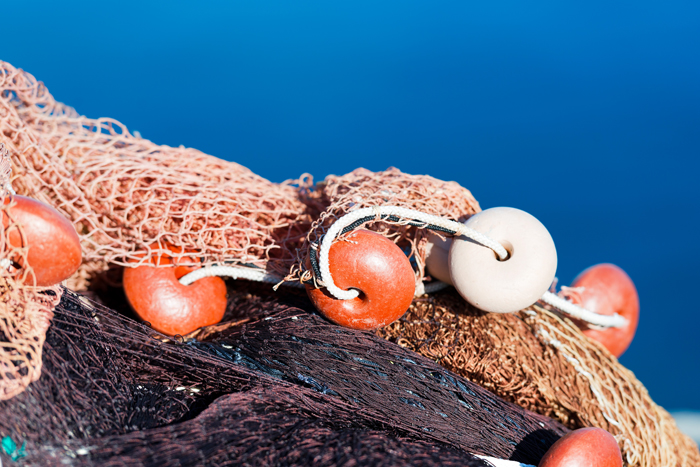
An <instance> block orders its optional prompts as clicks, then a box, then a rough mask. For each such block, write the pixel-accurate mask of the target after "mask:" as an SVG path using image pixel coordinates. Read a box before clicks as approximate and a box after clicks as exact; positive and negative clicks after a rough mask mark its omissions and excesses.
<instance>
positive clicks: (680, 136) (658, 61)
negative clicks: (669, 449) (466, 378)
mask: <svg viewBox="0 0 700 467" xmlns="http://www.w3.org/2000/svg"><path fill="white" fill-rule="evenodd" d="M479 3H480V4H479V5H473V4H470V3H467V2H457V1H444V2H415V1H410V0H403V1H400V2H399V1H385V2H377V1H371V2H370V1H353V2H346V3H345V4H340V3H339V2H320V1H318V2H311V1H297V2H277V1H267V2H230V1H209V2H177V1H170V2H151V3H148V2H136V1H122V2H98V3H96V2H93V1H90V2H87V1H86V2H55V1H48V0H39V1H36V0H35V1H33V2H31V3H28V2H6V4H4V5H3V8H2V16H3V22H2V26H1V31H2V36H1V39H0V59H2V60H6V61H9V62H10V63H12V64H13V65H15V66H17V67H21V68H23V69H25V70H27V71H29V72H31V73H32V74H34V75H35V76H36V77H37V78H38V79H40V80H42V81H44V82H45V83H46V84H47V86H48V87H49V90H50V91H51V92H52V93H53V94H54V96H55V97H56V98H57V99H58V100H60V101H63V102H66V103H68V104H70V105H72V106H74V107H75V108H76V109H77V110H78V111H79V112H80V113H82V114H85V115H88V116H90V117H101V116H109V117H113V118H116V119H118V120H120V121H122V122H123V123H125V124H126V125H127V126H128V127H129V128H130V129H131V130H132V131H133V130H138V131H140V132H141V134H142V135H143V136H144V137H145V138H148V139H151V140H153V141H155V142H157V143H161V144H168V145H171V146H177V145H180V144H184V145H186V146H192V147H195V148H198V149H201V150H202V151H204V152H207V153H209V154H213V155H216V156H218V157H221V158H225V159H228V160H232V161H236V162H238V163H240V164H243V165H245V166H247V167H249V168H250V169H251V170H253V171H254V172H256V173H258V174H260V175H262V176H264V177H266V178H268V179H270V180H272V181H276V182H279V181H282V180H284V179H288V178H295V177H298V176H299V175H300V174H301V173H303V172H310V173H312V174H313V175H314V176H315V178H316V179H317V180H320V179H322V178H323V177H325V175H327V174H329V173H335V174H343V173H346V172H349V171H351V170H353V169H355V168H356V167H360V166H362V167H366V168H368V169H371V170H383V169H385V168H387V167H389V166H392V165H393V166H397V167H399V168H400V169H401V170H403V171H404V172H409V173H419V174H421V173H427V174H430V175H432V176H434V177H437V178H441V179H446V180H456V181H458V182H459V183H460V184H462V185H463V186H465V187H467V188H469V189H470V190H472V192H473V194H474V195H475V197H476V198H477V199H478V200H479V202H480V203H481V206H482V207H483V208H488V207H494V206H502V205H505V206H513V207H517V208H520V209H524V210H526V211H528V212H530V213H532V214H533V215H535V216H536V217H538V218H539V219H540V220H541V221H542V222H543V223H544V224H545V225H546V226H547V227H548V228H549V230H550V232H551V233H552V236H553V237H554V240H555V242H556V244H557V248H558V253H559V271H558V276H559V278H560V283H561V284H568V283H570V282H571V280H573V278H574V277H575V275H576V274H577V273H578V272H579V271H581V270H582V269H584V268H586V267H588V266H589V265H592V264H595V263H599V262H614V263H616V264H618V265H620V266H621V267H623V268H624V269H625V270H627V271H628V273H629V274H630V276H631V277H632V278H633V280H634V281H635V282H636V284H637V287H638V289H639V292H640V297H641V304H642V311H641V313H642V315H641V322H640V326H639V331H638V334H637V337H636V339H635V341H634V342H633V344H632V347H631V348H630V350H629V351H628V352H627V354H625V355H624V356H623V357H622V359H621V360H622V362H623V363H624V364H625V365H627V366H628V367H629V368H631V369H632V370H633V371H634V372H635V373H636V375H637V376H638V377H639V378H640V379H641V380H642V382H643V383H644V384H645V385H646V386H647V388H648V389H649V392H650V393H651V395H652V397H653V398H654V399H655V400H656V401H657V402H658V403H660V404H661V405H663V406H665V407H666V408H668V409H671V410H673V409H694V410H698V409H700V398H699V397H698V395H697V387H698V386H699V385H700V376H698V370H699V367H700V344H699V342H700V338H699V337H698V328H700V317H699V316H698V305H697V293H696V291H697V283H698V279H699V278H700V277H699V276H700V275H699V273H698V264H699V263H700V248H699V247H698V240H697V235H698V228H699V227H700V214H699V213H700V190H699V189H698V183H697V181H696V178H697V176H698V172H699V170H698V169H700V160H699V156H700V133H699V129H700V57H699V54H698V51H699V46H700V2H697V1H685V2H684V1H675V0H672V1H667V2H651V1H645V0H637V1H629V2H626V1H620V2H613V3H614V4H612V5H611V4H610V2H602V1H588V2H564V3H567V4H566V5H562V4H561V3H562V2H508V1H498V0H496V1H489V2H479Z"/></svg>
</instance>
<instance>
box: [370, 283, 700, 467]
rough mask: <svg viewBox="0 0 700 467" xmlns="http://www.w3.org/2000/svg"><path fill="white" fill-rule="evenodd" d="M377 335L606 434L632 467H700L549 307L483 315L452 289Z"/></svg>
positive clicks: (620, 373) (699, 458) (649, 405)
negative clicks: (613, 438)
mask: <svg viewBox="0 0 700 467" xmlns="http://www.w3.org/2000/svg"><path fill="white" fill-rule="evenodd" d="M377 334H378V335H380V336H382V337H384V338H386V339H389V340H391V341H392V342H396V343H397V344H399V345H401V346H402V347H406V348H408V349H410V350H413V351H415V352H417V353H420V354H421V355H424V356H426V357H428V358H430V359H432V360H434V361H436V362H438V363H440V364H441V365H442V366H444V367H445V368H448V369H450V370H452V371H454V372H455V373H457V374H460V375H462V376H464V377H466V378H467V379H469V380H470V381H474V382H475V383H478V384H479V385H481V386H483V387H485V388H487V389H488V390H490V391H492V392H494V393H495V394H497V395H498V396H500V397H502V398H504V399H505V400H509V401H512V402H515V403H516V404H518V405H520V406H521V407H525V408H528V409H529V410H532V411H534V412H537V413H541V414H543V415H547V416H549V417H552V418H554V419H557V420H559V421H561V422H562V423H564V424H565V425H567V426H568V427H570V428H580V427H585V426H597V427H600V428H603V429H605V430H608V431H609V432H610V433H612V434H613V435H615V436H616V438H617V440H618V443H619V446H620V449H621V450H622V453H623V458H624V460H625V464H626V465H629V466H660V465H664V466H693V465H700V453H698V448H697V446H696V445H695V443H694V442H693V441H692V440H691V439H690V438H688V437H687V436H686V435H684V434H683V433H681V432H680V431H679V430H678V428H677V426H676V424H675V422H674V421H673V419H672V417H671V416H670V415H669V414H668V412H666V411H665V410H664V409H663V408H661V407H659V406H657V405H656V404H655V403H654V402H653V400H652V399H651V397H650V396H649V394H648V392H647V390H646V388H645V387H644V386H643V385H642V383H641V382H639V381H638V380H637V379H636V378H635V376H634V374H633V373H632V372H631V371H629V370H627V369H626V368H625V367H623V366H622V365H620V364H619V362H618V361H617V359H616V358H615V357H614V356H613V355H611V354H610V353H609V352H608V351H607V350H606V349H605V348H604V347H603V346H601V345H599V344H598V343H596V342H595V341H592V340H589V339H588V338H586V336H585V335H583V333H582V332H581V331H580V330H579V329H578V327H576V325H574V324H573V323H572V322H571V321H569V320H568V319H566V318H563V317H561V316H558V315H557V314H555V313H552V312H551V311H549V310H547V309H545V308H543V307H540V306H533V307H530V308H528V309H526V310H523V311H521V312H519V313H516V314H496V313H484V312H481V311H479V310H477V309H475V308H473V307H472V306H470V305H469V304H467V303H466V302H464V301H463V300H462V299H461V297H459V296H458V295H457V294H456V292H455V291H454V290H451V291H447V292H444V293H440V294H438V295H436V296H433V297H427V298H424V299H419V300H416V301H414V303H413V304H412V305H411V308H410V309H409V311H408V313H407V314H406V315H404V316H403V317H402V318H401V319H400V320H399V321H397V322H395V323H393V324H391V325H389V326H387V327H385V328H383V329H380V330H378V331H377Z"/></svg>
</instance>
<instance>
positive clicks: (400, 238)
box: [286, 168, 481, 295]
mask: <svg viewBox="0 0 700 467" xmlns="http://www.w3.org/2000/svg"><path fill="white" fill-rule="evenodd" d="M305 200H306V202H307V204H309V205H310V206H313V208H314V210H315V211H319V212H320V215H319V216H318V218H317V219H316V221H314V223H313V225H312V226H311V229H310V230H309V233H308V235H307V237H306V241H305V242H304V244H303V245H302V248H301V249H299V250H298V251H297V257H298V260H297V263H296V264H295V265H294V266H293V267H292V270H291V273H290V274H289V275H288V276H287V277H286V280H297V279H302V280H308V279H310V277H311V271H309V270H308V268H307V266H306V265H307V259H308V255H309V251H310V249H311V248H314V249H316V248H317V247H318V243H319V241H320V239H321V237H322V236H323V235H324V234H325V233H326V231H327V230H328V228H329V227H330V226H331V225H332V224H333V222H335V221H336V220H337V219H338V218H340V217H342V216H343V215H344V214H347V213H348V212H350V211H352V210H356V209H361V208H367V207H373V206H397V207H402V208H409V209H414V210H417V211H421V212H424V213H426V214H432V215H435V216H440V217H445V218H450V219H452V220H456V221H464V220H466V219H467V218H469V216H471V215H473V214H476V213H477V212H479V211H480V210H481V209H480V208H479V203H477V202H476V200H475V199H474V197H473V196H472V194H471V193H470V192H469V190H467V189H466V188H463V187H462V186H460V185H459V184H458V183H456V182H445V181H442V180H438V179H436V178H433V177H430V176H428V175H409V174H405V173H402V172H401V171H400V170H398V169H395V168H390V169H388V170H386V171H384V172H377V173H374V172H370V171H369V170H366V169H357V170H355V171H353V172H351V173H349V174H347V175H343V176H340V177H339V176H335V175H330V176H328V177H326V179H325V180H324V181H323V182H321V183H318V184H317V185H316V187H315V190H314V191H313V192H311V193H310V194H309V195H308V196H306V198H305ZM372 230H374V231H375V232H378V233H381V234H382V235H384V236H385V237H387V238H390V239H392V240H393V241H394V242H395V243H396V244H397V245H399V246H400V247H402V248H403V249H404V250H405V251H406V252H407V253H408V256H409V258H411V259H412V260H413V261H414V262H415V265H416V287H417V295H420V294H421V292H422V290H423V279H424V278H425V254H426V251H425V249H426V245H427V238H428V237H427V235H428V232H427V231H426V230H423V229H416V228H413V227H411V226H409V225H407V222H406V221H405V220H401V221H397V222H391V221H388V220H385V221H381V222H376V223H373V225H372Z"/></svg>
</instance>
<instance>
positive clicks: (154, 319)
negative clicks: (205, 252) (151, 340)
mask: <svg viewBox="0 0 700 467" xmlns="http://www.w3.org/2000/svg"><path fill="white" fill-rule="evenodd" d="M153 263H154V264H157V265H161V266H163V265H172V267H155V266H151V265H143V266H137V267H135V268H127V269H125V270H124V278H123V284H124V292H125V293H126V297H127V299H128V300H129V303H130V304H131V307H132V308H133V309H134V311H135V312H136V314H137V315H138V316H139V317H140V318H141V319H142V320H144V321H147V322H148V323H150V325H151V327H152V328H153V329H155V330H156V331H158V332H161V333H163V334H167V335H169V336H174V335H176V334H181V335H184V334H187V333H189V332H192V331H194V330H196V329H199V328H201V327H203V326H209V325H212V324H216V323H218V322H219V321H221V319H222V318H223V317H224V313H225V312H226V284H225V283H224V281H223V279H221V278H220V277H205V278H203V279H199V280H197V281H196V282H194V283H193V284H191V285H182V284H181V283H180V282H179V281H178V279H180V278H181V277H182V276H184V275H185V274H187V273H189V272H192V271H194V270H195V269H198V267H197V266H194V265H184V264H176V262H175V261H174V260H173V259H172V257H169V256H161V257H160V258H157V259H154V260H153Z"/></svg>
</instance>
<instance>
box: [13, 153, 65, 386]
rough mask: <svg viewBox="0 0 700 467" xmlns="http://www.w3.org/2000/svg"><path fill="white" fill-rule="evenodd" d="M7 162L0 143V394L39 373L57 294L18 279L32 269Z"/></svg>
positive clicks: (26, 277)
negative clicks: (18, 220) (14, 211)
mask: <svg viewBox="0 0 700 467" xmlns="http://www.w3.org/2000/svg"><path fill="white" fill-rule="evenodd" d="M9 162H10V159H9V155H8V152H7V150H6V149H5V147H4V145H3V144H2V143H0V203H2V204H0V218H1V219H2V233H0V400H6V399H10V398H12V397H13V396H15V395H17V394H19V393H21V392H22V391H23V390H24V389H25V388H26V387H27V386H28V385H29V384H30V383H32V382H33V381H36V380H37V379H38V378H39V376H40V375H41V356H42V349H43V344H44V338H45V336H46V330H47V329H48V327H49V324H50V323H51V317H52V316H53V312H52V310H53V308H54V306H55V305H56V303H58V300H59V299H60V295H61V292H60V290H61V289H60V288H58V287H52V288H49V289H46V290H42V291H39V290H37V289H35V288H34V287H30V286H25V285H24V284H33V283H34V274H33V271H32V269H31V267H29V266H28V265H27V261H26V260H27V253H28V248H27V246H26V242H25V241H24V229H23V227H22V226H21V225H20V224H18V223H17V222H16V220H15V219H14V217H13V216H12V213H11V209H12V207H14V205H15V203H14V201H13V200H12V195H11V187H10V183H9V179H10V176H11V173H12V171H11V167H10V163H9ZM12 234H14V238H15V240H14V241H12V242H11V241H10V240H11V235H12ZM17 239H19V240H20V241H19V243H17ZM20 265H24V267H20Z"/></svg>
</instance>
